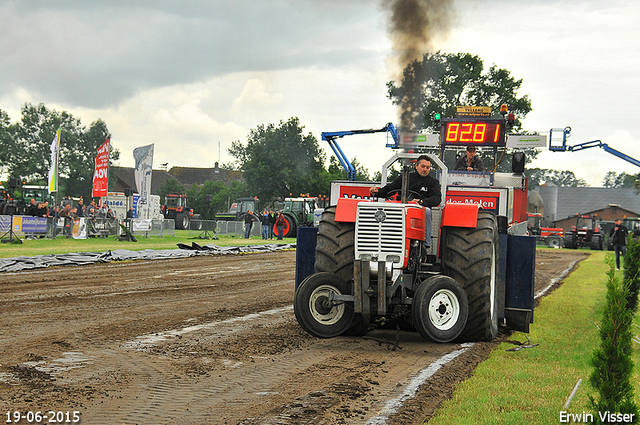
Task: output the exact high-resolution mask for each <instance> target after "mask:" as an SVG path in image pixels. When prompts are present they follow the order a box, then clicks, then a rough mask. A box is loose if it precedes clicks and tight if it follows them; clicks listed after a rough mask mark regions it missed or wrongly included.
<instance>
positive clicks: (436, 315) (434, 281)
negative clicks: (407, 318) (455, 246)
mask: <svg viewBox="0 0 640 425" xmlns="http://www.w3.org/2000/svg"><path fill="white" fill-rule="evenodd" d="M411 314H412V318H413V324H414V326H415V328H416V330H417V331H418V333H420V335H422V336H423V337H425V338H426V339H429V340H431V341H435V342H451V341H453V340H454V339H456V338H457V337H458V335H460V333H461V332H462V331H463V330H464V326H465V323H467V316H468V314H469V304H468V302H467V294H466V293H465V292H464V289H463V288H462V286H460V285H459V284H458V282H456V281H455V280H453V279H452V278H450V277H449V276H444V275H437V276H432V277H430V278H429V279H426V280H425V281H424V282H422V283H421V284H420V286H418V289H417V290H416V293H415V295H414V297H413V305H412V307H411Z"/></svg>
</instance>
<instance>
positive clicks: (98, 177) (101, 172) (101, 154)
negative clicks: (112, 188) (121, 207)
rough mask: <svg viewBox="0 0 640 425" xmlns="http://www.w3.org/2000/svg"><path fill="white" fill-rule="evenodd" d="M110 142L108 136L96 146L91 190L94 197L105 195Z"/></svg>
mask: <svg viewBox="0 0 640 425" xmlns="http://www.w3.org/2000/svg"><path fill="white" fill-rule="evenodd" d="M110 144H111V138H108V139H107V141H106V142H104V143H103V144H102V145H101V146H100V147H99V148H98V155H97V156H96V169H95V171H94V172H93V191H92V195H91V196H93V197H94V198H100V197H104V196H107V188H108V182H109V145H110Z"/></svg>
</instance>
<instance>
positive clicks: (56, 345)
mask: <svg viewBox="0 0 640 425" xmlns="http://www.w3.org/2000/svg"><path fill="white" fill-rule="evenodd" d="M585 256H586V254H583V253H579V252H575V251H564V250H554V251H538V255H537V261H536V264H537V271H536V290H538V289H540V288H542V287H544V286H546V285H547V284H548V283H549V281H550V280H551V279H553V278H554V277H557V276H559V275H560V273H561V272H562V271H563V270H565V269H567V267H569V265H570V264H571V263H572V262H574V261H575V260H576V259H582V258H584V257H585ZM294 264H295V252H293V251H288V252H278V253H269V254H252V255H242V256H234V257H229V256H219V257H196V258H190V259H180V260H158V261H144V262H132V263H120V264H108V265H96V266H88V267H70V268H55V269H48V270H43V271H32V272H21V273H11V274H9V273H4V274H1V275H0V279H1V283H0V299H1V300H2V304H1V305H0V317H2V320H1V322H0V413H2V414H3V415H5V416H4V421H6V420H7V416H6V412H7V411H11V412H13V411H22V412H23V413H24V414H26V412H28V411H32V412H34V411H42V412H43V413H44V414H47V413H48V412H49V411H63V412H67V411H79V412H80V414H81V418H82V419H81V423H82V424H177V423H180V424H302V423H314V424H340V423H345V424H347V423H348V424H351V423H367V422H368V423H375V424H381V423H402V424H412V423H420V422H421V421H422V420H423V419H424V418H425V417H428V416H429V415H430V414H431V413H432V412H433V410H434V408H435V407H436V406H437V405H438V404H439V403H440V402H441V401H442V399H444V398H446V397H448V396H449V394H450V393H451V391H452V390H453V387H454V386H455V383H457V382H459V381H460V380H462V379H464V378H465V377H466V376H468V375H469V373H471V371H472V370H473V368H474V367H475V365H476V364H477V363H478V362H479V361H481V360H482V359H483V358H485V356H486V354H487V353H488V352H489V350H490V349H491V348H492V346H493V344H492V343H479V344H475V345H474V346H473V347H471V348H468V347H461V346H460V345H456V344H432V343H428V342H426V341H424V340H423V339H422V338H421V337H420V336H419V335H418V334H416V333H410V332H400V333H399V334H396V332H395V331H390V330H376V331H373V332H371V333H370V334H368V335H367V336H366V337H364V338H351V337H339V338H334V339H330V340H319V339H317V338H313V337H311V336H309V335H307V334H306V333H304V332H303V331H302V330H301V329H300V328H299V326H298V325H297V322H296V321H295V318H294V316H293V310H292V308H291V304H292V297H293V278H294V267H295V266H294ZM398 337H399V347H398V349H396V350H392V348H393V343H394V342H395V341H396V338H398ZM452 352H453V353H454V355H456V354H457V357H456V358H455V360H453V361H451V362H449V363H448V364H447V365H445V366H444V367H442V368H441V369H440V370H439V371H437V372H436V373H435V375H433V376H431V378H430V379H428V380H426V382H425V383H424V385H422V386H421V388H420V391H419V392H418V394H417V396H416V397H415V398H413V399H411V400H406V401H403V403H399V402H398V403H394V400H395V401H398V400H400V399H403V398H410V397H403V394H404V395H407V394H410V395H412V394H411V392H412V390H413V389H414V388H413V387H414V386H417V384H416V381H415V377H416V376H418V375H419V373H420V372H421V371H424V370H425V368H427V367H428V366H429V365H430V364H431V363H433V362H434V361H435V360H437V359H439V358H441V357H442V356H443V355H445V354H447V353H452ZM412 379H414V381H412ZM418 383H420V382H418ZM49 422H50V421H49ZM21 423H26V422H25V421H23V422H21Z"/></svg>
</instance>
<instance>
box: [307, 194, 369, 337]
mask: <svg viewBox="0 0 640 425" xmlns="http://www.w3.org/2000/svg"><path fill="white" fill-rule="evenodd" d="M335 219H336V207H335V205H334V206H330V207H328V208H326V209H325V210H324V211H323V212H322V216H321V218H320V223H319V224H318V238H317V242H316V263H315V271H316V273H320V272H328V273H333V274H335V275H336V276H338V277H339V278H340V279H342V280H344V281H345V282H351V280H352V279H353V262H354V259H355V248H354V243H355V234H356V228H355V224H354V223H341V222H336V220H335ZM349 294H351V292H349ZM368 329H369V322H368V321H367V320H365V319H364V317H363V316H362V315H361V314H355V316H354V319H353V323H352V324H351V326H350V327H349V329H347V331H346V332H345V334H347V335H353V336H356V335H364V334H366V333H367V330H368Z"/></svg>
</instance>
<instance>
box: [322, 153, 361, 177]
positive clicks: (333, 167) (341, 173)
mask: <svg viewBox="0 0 640 425" xmlns="http://www.w3.org/2000/svg"><path fill="white" fill-rule="evenodd" d="M351 165H353V168H355V170H356V181H369V180H371V176H370V175H369V170H368V169H367V168H365V167H364V165H362V164H360V161H358V158H356V157H355V156H354V157H353V158H351ZM327 171H328V172H329V176H330V178H331V180H346V179H347V178H348V177H349V176H348V175H347V171H346V170H345V169H344V168H343V167H342V165H340V163H339V162H338V158H336V157H335V156H333V155H331V157H330V158H329V168H328V169H327Z"/></svg>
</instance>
